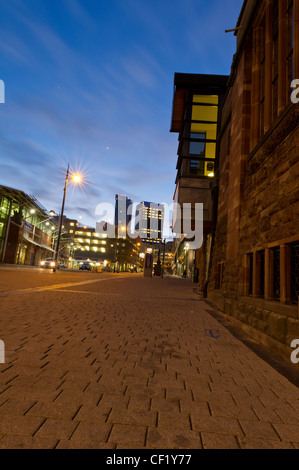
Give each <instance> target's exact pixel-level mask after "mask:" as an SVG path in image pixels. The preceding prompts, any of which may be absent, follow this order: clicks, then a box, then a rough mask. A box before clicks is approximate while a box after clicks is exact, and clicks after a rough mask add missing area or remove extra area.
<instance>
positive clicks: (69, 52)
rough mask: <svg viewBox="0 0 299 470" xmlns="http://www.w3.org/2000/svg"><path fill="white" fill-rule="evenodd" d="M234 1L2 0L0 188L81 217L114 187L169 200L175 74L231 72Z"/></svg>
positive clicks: (87, 219)
mask: <svg viewBox="0 0 299 470" xmlns="http://www.w3.org/2000/svg"><path fill="white" fill-rule="evenodd" d="M242 3H243V0H227V1H225V2H223V1H221V0H210V1H209V2H207V1H206V0H109V1H108V0H105V1H104V0H9V1H4V0H2V1H1V3H0V17H1V23H0V38H1V40H0V79H2V80H4V83H5V104H0V121H1V127H0V165H1V172H0V184H4V185H7V186H11V187H14V188H17V189H21V190H23V191H25V192H27V193H29V194H33V195H34V196H35V197H36V198H37V199H38V200H39V201H40V202H41V203H42V204H43V205H44V206H45V207H46V208H47V209H48V210H52V209H53V210H55V211H56V212H59V211H60V207H61V201H62V194H63V192H62V190H63V185H64V178H65V172H66V167H67V164H68V162H69V163H70V165H71V167H72V168H73V169H74V170H75V171H77V170H80V171H81V172H83V173H84V178H85V181H86V184H85V185H84V187H82V188H80V187H76V188H75V187H74V186H71V185H69V187H68V191H67V198H66V205H65V214H66V215H67V216H68V217H74V218H77V219H79V217H80V221H81V222H82V223H84V224H86V225H90V226H94V227H95V224H96V221H97V217H96V215H95V209H96V206H97V205H98V204H99V203H102V202H110V203H114V197H115V194H117V193H118V194H126V195H127V196H128V197H130V198H131V199H132V200H133V201H134V202H140V201H142V200H147V201H152V202H158V203H171V202H172V197H173V193H174V189H175V186H174V181H175V176H176V161H177V143H178V142H177V137H178V136H177V134H173V133H170V132H169V129H170V121H171V110H172V97H173V79H174V73H175V72H182V73H205V74H229V73H230V67H231V62H232V57H233V54H234V52H235V47H236V38H235V36H234V35H233V33H228V34H226V33H225V32H224V30H225V29H231V28H234V27H235V25H236V22H237V19H238V16H239V12H240V9H241V6H242Z"/></svg>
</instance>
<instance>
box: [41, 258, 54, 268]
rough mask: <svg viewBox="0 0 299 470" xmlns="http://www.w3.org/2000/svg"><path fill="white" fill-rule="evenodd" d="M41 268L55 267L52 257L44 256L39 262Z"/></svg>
mask: <svg viewBox="0 0 299 470" xmlns="http://www.w3.org/2000/svg"><path fill="white" fill-rule="evenodd" d="M40 265H41V267H42V268H54V267H55V259H54V258H46V259H44V260H43V261H41V263H40Z"/></svg>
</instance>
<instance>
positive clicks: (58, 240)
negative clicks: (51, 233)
mask: <svg viewBox="0 0 299 470" xmlns="http://www.w3.org/2000/svg"><path fill="white" fill-rule="evenodd" d="M69 171H70V164H68V166H67V170H66V176H65V182H64V190H63V198H62V206H61V214H60V221H59V230H58V235H57V244H56V251H55V257H54V263H55V264H54V267H53V273H54V272H55V271H56V267H57V262H58V253H59V244H60V237H61V229H62V221H63V212H64V204H65V195H66V189H67V184H68V181H69V180H70V179H72V180H73V181H74V182H75V183H78V182H79V181H81V178H80V176H79V175H74V176H71V177H69Z"/></svg>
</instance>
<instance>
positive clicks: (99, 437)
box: [70, 421, 112, 445]
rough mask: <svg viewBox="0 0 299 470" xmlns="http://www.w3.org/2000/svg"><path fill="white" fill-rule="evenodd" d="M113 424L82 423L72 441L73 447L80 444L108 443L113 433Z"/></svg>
mask: <svg viewBox="0 0 299 470" xmlns="http://www.w3.org/2000/svg"><path fill="white" fill-rule="evenodd" d="M111 428H112V425H111V424H103V423H94V422H92V421H90V422H80V423H79V425H78V426H77V428H76V430H75V432H74V434H72V437H71V439H70V443H71V445H73V443H74V445H75V443H77V442H78V441H79V442H84V441H87V442H90V443H96V444H99V443H102V442H104V443H106V442H107V439H108V436H109V434H110V432H111Z"/></svg>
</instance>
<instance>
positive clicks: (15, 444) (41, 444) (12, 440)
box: [0, 435, 58, 449]
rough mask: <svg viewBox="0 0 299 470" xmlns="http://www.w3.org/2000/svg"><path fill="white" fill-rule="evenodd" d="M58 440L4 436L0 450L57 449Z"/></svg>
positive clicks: (0, 443)
mask: <svg viewBox="0 0 299 470" xmlns="http://www.w3.org/2000/svg"><path fill="white" fill-rule="evenodd" d="M57 443H58V440H57V439H56V438H40V437H29V436H8V435H6V436H3V437H2V439H1V440H0V449H55V447H56V445H57Z"/></svg>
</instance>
